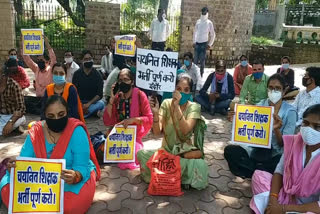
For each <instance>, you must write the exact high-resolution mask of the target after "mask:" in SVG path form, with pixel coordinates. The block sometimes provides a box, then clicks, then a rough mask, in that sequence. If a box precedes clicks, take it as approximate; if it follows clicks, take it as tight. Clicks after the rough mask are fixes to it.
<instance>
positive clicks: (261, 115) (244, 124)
mask: <svg viewBox="0 0 320 214" xmlns="http://www.w3.org/2000/svg"><path fill="white" fill-rule="evenodd" d="M273 111H274V109H273V107H272V106H248V105H236V107H235V116H234V119H233V124H232V142H233V143H237V144H244V145H247V146H252V147H261V148H271V138H272V126H273Z"/></svg>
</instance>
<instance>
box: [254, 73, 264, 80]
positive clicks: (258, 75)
mask: <svg viewBox="0 0 320 214" xmlns="http://www.w3.org/2000/svg"><path fill="white" fill-rule="evenodd" d="M252 75H253V77H254V78H255V79H256V80H259V79H261V78H262V76H263V72H257V73H253V74H252Z"/></svg>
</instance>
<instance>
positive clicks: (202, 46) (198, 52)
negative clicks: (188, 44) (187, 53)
mask: <svg viewBox="0 0 320 214" xmlns="http://www.w3.org/2000/svg"><path fill="white" fill-rule="evenodd" d="M207 44H208V43H207V42H203V43H196V46H195V48H194V63H195V64H199V61H200V73H201V76H203V72H204V66H205V64H206V53H207Z"/></svg>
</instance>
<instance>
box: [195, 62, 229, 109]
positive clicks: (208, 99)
mask: <svg viewBox="0 0 320 214" xmlns="http://www.w3.org/2000/svg"><path fill="white" fill-rule="evenodd" d="M209 86H211V88H210V94H208V93H207V91H208V88H209ZM234 96H235V94H234V84H233V78H232V76H231V75H230V74H229V73H228V72H227V65H226V63H225V62H224V61H223V60H218V61H217V62H216V70H215V72H213V73H211V74H210V75H209V76H208V78H207V80H206V82H205V83H204V86H203V88H202V89H201V90H200V95H198V96H196V98H195V100H196V101H197V102H198V103H199V104H200V105H201V107H203V108H204V109H205V110H207V111H209V113H210V114H211V115H214V114H215V112H218V113H221V114H223V115H226V114H227V110H228V108H229V105H230V103H231V101H232V99H233V98H234Z"/></svg>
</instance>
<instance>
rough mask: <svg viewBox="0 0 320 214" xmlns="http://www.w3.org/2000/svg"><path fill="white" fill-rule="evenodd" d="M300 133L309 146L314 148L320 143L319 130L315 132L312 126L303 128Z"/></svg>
mask: <svg viewBox="0 0 320 214" xmlns="http://www.w3.org/2000/svg"><path fill="white" fill-rule="evenodd" d="M300 133H301V136H302V139H303V141H304V142H305V143H306V144H307V145H309V146H313V145H317V144H318V143H320V132H319V131H317V130H314V129H313V128H311V127H310V126H301V128H300Z"/></svg>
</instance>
